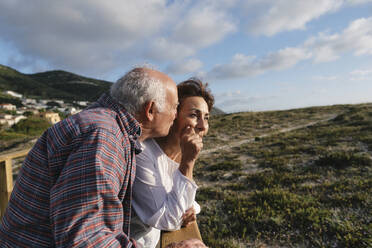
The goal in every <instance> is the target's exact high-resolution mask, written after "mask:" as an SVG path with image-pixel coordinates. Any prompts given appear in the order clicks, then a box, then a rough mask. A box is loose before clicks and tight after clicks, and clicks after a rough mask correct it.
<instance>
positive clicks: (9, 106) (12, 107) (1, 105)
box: [0, 103, 17, 110]
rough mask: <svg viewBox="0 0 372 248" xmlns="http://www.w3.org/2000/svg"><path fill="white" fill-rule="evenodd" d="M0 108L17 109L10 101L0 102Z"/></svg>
mask: <svg viewBox="0 0 372 248" xmlns="http://www.w3.org/2000/svg"><path fill="white" fill-rule="evenodd" d="M0 108H1V109H5V110H17V107H16V106H15V105H13V104H10V103H2V104H0Z"/></svg>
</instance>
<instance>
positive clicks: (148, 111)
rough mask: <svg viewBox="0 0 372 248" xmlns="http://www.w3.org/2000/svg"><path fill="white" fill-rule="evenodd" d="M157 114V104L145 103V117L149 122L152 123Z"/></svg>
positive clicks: (152, 102)
mask: <svg viewBox="0 0 372 248" xmlns="http://www.w3.org/2000/svg"><path fill="white" fill-rule="evenodd" d="M155 114H156V108H155V102H154V101H149V102H147V103H145V117H146V119H147V120H148V121H152V120H153V119H154V116H155Z"/></svg>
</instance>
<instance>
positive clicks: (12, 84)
mask: <svg viewBox="0 0 372 248" xmlns="http://www.w3.org/2000/svg"><path fill="white" fill-rule="evenodd" d="M110 85H111V83H110V82H107V81H103V80H97V79H92V78H87V77H82V76H79V75H76V74H73V73H70V72H66V71H48V72H42V73H36V74H23V73H20V72H18V71H16V70H14V69H12V68H10V67H7V66H3V65H0V90H12V91H15V92H18V93H21V94H22V95H24V96H26V97H29V98H42V99H51V98H52V99H60V100H65V101H68V102H71V101H76V100H78V101H95V100H96V99H97V98H98V97H99V96H100V95H101V94H102V93H103V92H105V91H107V90H108V89H109V88H110Z"/></svg>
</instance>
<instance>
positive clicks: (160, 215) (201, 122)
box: [131, 78, 214, 247]
mask: <svg viewBox="0 0 372 248" xmlns="http://www.w3.org/2000/svg"><path fill="white" fill-rule="evenodd" d="M177 88H178V101H179V106H178V110H177V117H176V120H175V121H174V124H173V126H172V128H171V130H170V131H169V134H168V136H166V137H162V138H157V139H148V140H146V141H145V142H143V143H142V148H143V151H142V152H141V153H140V154H139V155H138V156H137V157H136V160H137V163H136V164H137V169H136V180H135V181H134V185H133V200H132V204H133V209H134V212H135V213H134V214H133V216H132V221H131V237H133V238H134V239H135V240H137V243H140V244H141V245H142V246H143V247H155V246H156V245H157V243H158V241H159V238H160V230H177V229H179V228H180V227H181V226H182V225H183V226H184V225H187V224H188V223H190V222H192V221H195V220H196V217H195V214H197V213H199V212H200V206H199V205H198V204H197V203H196V202H195V193H196V190H197V188H198V187H197V185H196V184H195V182H194V180H193V169H194V165H195V161H196V159H197V157H198V155H199V152H200V151H201V149H202V146H203V136H204V135H206V134H207V132H208V128H209V126H208V120H209V112H210V110H211V109H212V106H213V103H214V98H213V96H212V94H211V93H210V91H209V90H208V89H207V84H203V83H202V82H201V81H200V80H198V79H195V78H191V79H189V80H187V81H184V82H182V83H180V84H179V85H178V86H177Z"/></svg>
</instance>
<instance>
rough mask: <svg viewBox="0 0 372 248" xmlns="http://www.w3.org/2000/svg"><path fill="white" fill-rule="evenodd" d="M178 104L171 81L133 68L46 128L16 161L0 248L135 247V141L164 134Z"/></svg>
mask: <svg viewBox="0 0 372 248" xmlns="http://www.w3.org/2000/svg"><path fill="white" fill-rule="evenodd" d="M177 104H178V99H177V88H176V85H175V83H174V82H173V81H172V79H170V78H169V77H168V76H166V75H165V74H163V73H161V72H159V71H155V70H151V69H148V68H136V69H133V70H131V71H130V72H128V73H127V74H126V75H125V76H124V77H122V78H121V79H119V80H118V81H117V82H116V83H115V84H113V86H112V87H111V91H110V94H104V95H102V96H101V97H100V99H99V100H98V101H97V102H96V103H94V104H93V105H92V106H90V107H89V108H88V109H86V110H84V111H82V112H80V113H78V114H76V115H73V116H71V117H69V118H67V119H65V120H63V121H61V122H59V123H57V124H55V125H54V126H53V127H51V128H49V129H48V130H47V131H46V132H45V133H44V134H43V135H42V136H41V137H40V138H39V140H38V141H37V143H36V144H35V146H34V147H33V149H32V150H31V151H30V152H29V154H28V156H27V157H26V159H25V161H24V163H23V166H22V169H21V171H20V173H19V176H18V179H17V182H16V184H15V187H14V190H13V193H12V195H11V198H10V201H9V205H8V208H7V210H6V212H5V214H4V217H3V219H2V223H1V226H0V247H131V246H132V245H134V246H135V241H134V240H132V239H130V238H129V233H130V231H129V221H130V216H131V197H132V183H133V180H134V177H135V169H136V164H135V154H137V153H139V152H140V149H139V147H138V146H137V143H138V141H141V140H145V139H147V138H151V137H160V136H165V135H167V134H168V131H169V128H170V126H171V125H172V123H173V120H174V118H175V116H176V109H177ZM199 245H200V244H199Z"/></svg>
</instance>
